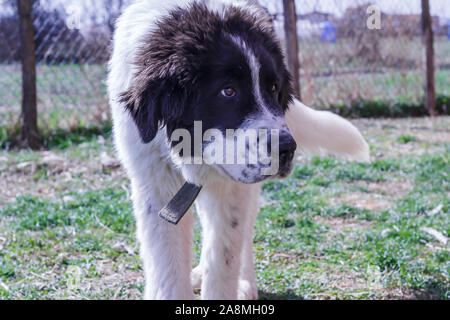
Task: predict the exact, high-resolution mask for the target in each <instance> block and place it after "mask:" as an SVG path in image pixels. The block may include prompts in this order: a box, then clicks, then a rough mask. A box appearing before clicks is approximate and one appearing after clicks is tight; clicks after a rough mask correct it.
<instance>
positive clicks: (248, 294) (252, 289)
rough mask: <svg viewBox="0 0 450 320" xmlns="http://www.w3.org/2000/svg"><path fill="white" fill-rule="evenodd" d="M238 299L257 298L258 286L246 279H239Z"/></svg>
mask: <svg viewBox="0 0 450 320" xmlns="http://www.w3.org/2000/svg"><path fill="white" fill-rule="evenodd" d="M238 299H239V300H258V288H257V286H256V284H252V283H250V281H247V280H239V288H238Z"/></svg>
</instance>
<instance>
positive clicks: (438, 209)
mask: <svg viewBox="0 0 450 320" xmlns="http://www.w3.org/2000/svg"><path fill="white" fill-rule="evenodd" d="M443 207H444V205H443V204H442V203H441V204H440V205H438V206H437V207H436V208H434V209H433V210H431V211H430V212H428V213H427V216H429V217H432V216H435V215H437V214H438V213H439V212H441V210H442V208H443Z"/></svg>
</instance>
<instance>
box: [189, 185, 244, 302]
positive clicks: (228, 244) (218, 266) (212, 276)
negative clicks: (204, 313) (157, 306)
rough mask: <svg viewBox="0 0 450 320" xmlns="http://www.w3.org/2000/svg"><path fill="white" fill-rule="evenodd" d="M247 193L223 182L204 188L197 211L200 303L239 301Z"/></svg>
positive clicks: (242, 187)
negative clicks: (200, 229)
mask: <svg viewBox="0 0 450 320" xmlns="http://www.w3.org/2000/svg"><path fill="white" fill-rule="evenodd" d="M247 189H248V186H245V185H241V184H237V183H230V182H223V183H217V184H214V185H212V186H206V187H204V189H203V191H202V193H201V194H200V196H199V199H198V207H197V208H198V213H199V216H200V220H201V224H202V229H203V230H202V231H203V248H202V257H201V262H200V266H201V267H200V270H201V273H202V276H201V277H202V285H201V290H202V291H201V294H202V299H205V300H236V299H237V298H238V283H239V275H240V269H241V259H242V257H241V256H242V255H241V253H242V249H243V240H244V237H243V234H244V232H245V230H244V228H245V226H246V221H245V219H246V213H247V211H248V201H247V200H248V199H247V197H248V190H247Z"/></svg>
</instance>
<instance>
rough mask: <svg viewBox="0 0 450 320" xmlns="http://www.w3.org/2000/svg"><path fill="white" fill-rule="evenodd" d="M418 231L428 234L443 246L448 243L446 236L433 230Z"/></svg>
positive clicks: (423, 229)
mask: <svg viewBox="0 0 450 320" xmlns="http://www.w3.org/2000/svg"><path fill="white" fill-rule="evenodd" d="M420 230H422V231H423V232H426V233H428V234H429V235H431V236H433V237H434V238H435V239H436V240H437V241H439V242H440V243H442V244H443V245H444V246H445V245H446V244H447V242H448V238H447V237H446V236H444V235H443V234H442V233H440V232H439V231H437V230H435V229H433V228H425V227H423V228H420Z"/></svg>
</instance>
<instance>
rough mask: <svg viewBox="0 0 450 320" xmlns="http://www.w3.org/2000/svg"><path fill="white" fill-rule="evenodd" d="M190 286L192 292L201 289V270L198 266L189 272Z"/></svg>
mask: <svg viewBox="0 0 450 320" xmlns="http://www.w3.org/2000/svg"><path fill="white" fill-rule="evenodd" d="M191 285H192V289H193V290H200V289H201V288H202V269H201V268H200V266H198V267H196V268H195V269H194V270H192V272H191Z"/></svg>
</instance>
